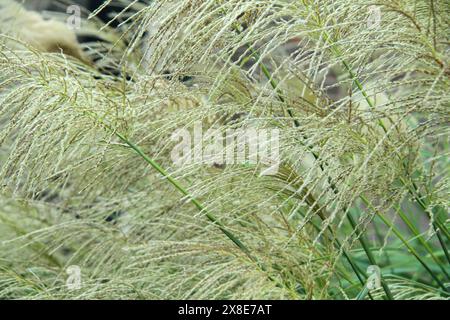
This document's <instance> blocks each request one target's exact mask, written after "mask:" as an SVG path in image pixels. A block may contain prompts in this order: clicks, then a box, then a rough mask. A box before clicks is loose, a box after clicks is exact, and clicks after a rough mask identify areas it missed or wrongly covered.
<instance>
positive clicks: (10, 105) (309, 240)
mask: <svg viewBox="0 0 450 320" xmlns="http://www.w3.org/2000/svg"><path fill="white" fill-rule="evenodd" d="M110 3H111V1H106V2H105V6H107V5H109V4H110ZM128 4H129V7H128V8H127V9H130V10H131V9H134V10H135V11H134V14H129V15H126V11H128V10H125V11H124V12H122V13H121V15H125V16H127V17H128V18H127V19H124V22H123V23H122V24H121V25H120V27H119V28H118V29H117V30H110V29H108V28H107V27H106V26H105V29H104V31H103V32H106V33H107V34H109V37H110V39H113V40H114V41H113V40H111V41H110V42H109V43H106V44H103V46H106V47H107V49H110V50H106V53H104V55H105V60H103V63H107V64H108V65H109V66H110V67H114V68H116V69H117V71H118V72H116V73H115V75H105V74H104V73H102V72H101V71H102V70H103V68H96V66H95V65H90V64H86V63H85V62H83V61H80V60H77V59H74V58H71V57H68V56H65V55H64V54H61V53H46V52H41V51H40V50H36V48H33V47H32V46H30V45H29V44H27V43H23V42H21V41H15V40H14V39H13V37H12V36H11V35H2V36H1V39H2V40H1V46H2V50H1V52H2V53H1V55H0V70H1V71H2V72H1V74H2V76H1V81H0V86H1V91H0V125H1V128H2V130H1V133H0V142H1V148H0V161H1V170H0V179H1V182H2V184H1V185H2V193H1V197H0V203H1V204H2V205H1V206H0V207H1V208H2V209H0V246H1V249H2V250H0V297H2V298H65V299H78V298H83V299H87V298H104V299H106V298H130V299H135V298H136V299H154V298H159V299H174V298H175V299H237V298H239V299H255V298H260V299H261V298H264V299H267V298H272V299H445V298H448V296H449V287H448V283H449V274H450V268H449V263H450V257H449V253H448V247H449V246H450V237H449V228H448V190H449V182H448V179H449V176H448V158H447V155H448V137H447V133H448V120H449V119H448V106H449V98H450V96H449V93H448V92H449V90H448V89H449V81H450V80H449V75H450V72H449V57H448V52H449V51H448V49H449V48H448V41H449V39H448V34H447V33H448V32H447V30H448V21H446V4H445V2H444V1H433V2H429V1H424V0H423V1H422V0H421V1H408V0H401V1H396V2H394V3H392V2H391V1H381V2H378V3H377V5H376V7H375V9H376V10H380V11H379V12H380V13H381V21H378V23H376V24H375V25H373V24H368V22H367V21H368V20H369V19H370V18H371V17H370V14H371V12H372V10H374V7H369V6H368V5H367V4H366V2H365V1H347V0H336V1H315V2H312V1H306V0H305V1H283V0H270V1H258V0H247V1H243V0H231V1H211V0H203V1H196V2H195V3H194V2H192V1H187V0H186V1H184V0H183V1H177V2H176V3H174V2H169V1H159V2H157V3H153V2H151V3H150V4H146V5H144V4H141V3H137V2H134V1H129V2H128ZM102 9H103V8H100V9H99V10H98V11H97V12H95V13H94V14H96V13H98V12H100V10H102ZM85 23H86V25H88V22H85ZM82 25H83V24H82ZM89 26H91V25H89ZM81 31H82V30H81ZM12 43H14V45H12ZM118 46H126V49H125V50H117V48H118ZM94 51H95V50H94ZM88 54H95V52H93V51H92V50H91V51H88ZM102 67H103V66H102ZM167 73H170V77H168V76H167ZM185 78H189V79H190V80H189V82H182V81H180V79H185ZM198 122H201V123H202V124H203V125H204V126H205V127H208V128H218V130H220V132H222V133H225V132H226V131H227V130H228V129H236V128H241V129H242V128H249V127H251V128H253V129H267V128H277V129H279V130H280V132H281V134H280V141H279V144H280V159H281V164H280V167H279V170H278V172H277V173H274V174H271V175H261V171H262V170H263V168H262V167H261V165H260V164H258V163H256V164H254V163H251V162H250V163H249V162H245V163H238V164H225V165H218V164H213V163H209V164H205V163H186V164H184V165H181V166H175V165H174V163H173V161H172V159H171V156H170V154H171V151H172V149H173V148H174V145H175V142H174V141H172V140H171V139H170V137H171V135H172V133H173V132H175V131H176V130H179V129H187V130H188V131H189V132H190V131H191V130H192V128H193V126H194V124H195V123H198ZM207 143H208V141H207V139H206V138H205V141H204V144H205V145H207ZM71 265H77V266H79V267H80V269H81V271H82V286H81V288H80V289H77V290H70V289H69V288H67V286H66V278H67V274H66V271H67V268H68V267H69V266H71ZM369 266H372V267H373V266H378V267H379V268H380V270H381V279H380V286H379V287H375V288H373V287H370V286H368V282H369V280H370V278H371V272H370V270H373V268H372V269H370V268H368V267H369Z"/></svg>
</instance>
